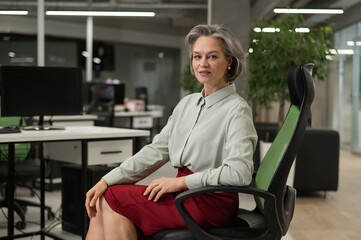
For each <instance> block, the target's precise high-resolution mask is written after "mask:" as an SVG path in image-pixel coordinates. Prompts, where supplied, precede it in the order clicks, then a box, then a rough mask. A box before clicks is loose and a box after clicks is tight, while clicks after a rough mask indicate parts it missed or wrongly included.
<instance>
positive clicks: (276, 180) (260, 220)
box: [152, 63, 315, 240]
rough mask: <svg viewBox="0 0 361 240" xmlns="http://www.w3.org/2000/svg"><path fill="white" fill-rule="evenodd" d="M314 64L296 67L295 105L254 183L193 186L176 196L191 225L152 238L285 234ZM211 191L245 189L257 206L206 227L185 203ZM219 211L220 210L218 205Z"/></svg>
mask: <svg viewBox="0 0 361 240" xmlns="http://www.w3.org/2000/svg"><path fill="white" fill-rule="evenodd" d="M312 68H313V64H311V63H307V64H302V65H300V66H298V67H297V68H292V69H290V70H289V73H288V86H289V93H290V101H291V106H290V108H289V111H288V114H287V116H286V118H285V120H284V122H283V125H282V127H281V129H280V131H279V132H278V134H277V136H276V138H275V140H274V142H273V143H272V145H271V147H270V149H269V150H268V152H267V154H266V156H265V157H264V159H263V160H262V162H261V164H260V166H259V168H258V171H257V172H256V173H255V176H254V179H253V184H252V185H251V186H244V187H237V186H214V187H202V188H198V189H192V190H188V191H186V192H183V193H181V194H179V195H178V196H177V197H176V200H175V205H176V207H177V209H178V211H179V213H180V215H181V216H182V218H183V220H184V222H185V223H186V225H187V229H175V230H174V229H170V230H166V231H162V232H159V233H157V234H155V235H153V236H152V239H177V240H185V239H187V240H188V239H198V240H204V239H207V240H208V239H210V240H212V239H214V240H215V239H217V240H219V239H227V240H230V239H281V237H282V236H284V235H285V234H286V233H287V231H288V227H289V225H290V223H291V220H292V217H293V212H294V207H295V200H296V190H295V189H294V188H293V187H291V186H287V185H286V181H287V177H288V174H289V171H290V168H291V166H292V163H293V161H294V159H295V156H296V154H297V152H298V149H299V147H300V145H301V143H302V138H303V135H304V132H305V129H306V126H307V121H308V120H309V118H310V114H311V110H310V106H311V103H312V101H313V99H314V95H315V92H314V82H313V79H312V75H311V73H312ZM210 192H240V193H245V194H251V195H253V196H254V198H255V200H256V203H257V206H256V208H255V209H254V210H252V211H248V210H245V209H239V214H238V219H237V221H236V222H234V224H233V225H232V226H224V227H217V228H201V227H199V226H198V225H197V223H196V222H195V221H194V220H193V218H192V216H191V214H190V213H189V212H188V211H187V209H186V208H185V206H184V202H185V201H186V199H188V198H191V197H194V196H197V195H200V194H206V193H210ZM214 211H217V210H216V209H215V210H214Z"/></svg>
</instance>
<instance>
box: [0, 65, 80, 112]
mask: <svg viewBox="0 0 361 240" xmlns="http://www.w3.org/2000/svg"><path fill="white" fill-rule="evenodd" d="M0 90H1V115H2V116H44V115H50V116H51V115H75V114H80V113H81V112H82V72H81V69H80V68H70V67H29V66H1V67H0Z"/></svg>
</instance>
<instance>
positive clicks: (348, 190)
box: [0, 150, 361, 240]
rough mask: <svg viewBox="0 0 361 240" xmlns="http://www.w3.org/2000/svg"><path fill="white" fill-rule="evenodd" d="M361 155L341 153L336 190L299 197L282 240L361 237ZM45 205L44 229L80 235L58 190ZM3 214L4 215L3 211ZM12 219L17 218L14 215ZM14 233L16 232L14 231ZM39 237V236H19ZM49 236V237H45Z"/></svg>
mask: <svg viewBox="0 0 361 240" xmlns="http://www.w3.org/2000/svg"><path fill="white" fill-rule="evenodd" d="M161 172H162V173H167V174H168V175H173V174H174V172H172V169H167V166H165V167H164V168H163V169H162V170H161ZM154 178H157V175H153V176H152V177H150V178H148V179H146V180H145V181H143V183H146V182H149V181H151V180H152V179H154ZM360 189H361V157H360V156H355V155H352V154H350V153H349V152H347V151H342V150H341V153H340V179H339V189H338V191H337V192H328V193H327V196H326V198H325V197H324V194H323V193H316V194H315V195H313V196H307V197H304V196H303V197H298V198H297V203H296V211H295V214H294V218H293V221H292V223H291V226H290V229H289V232H288V234H287V235H286V236H285V237H284V238H283V240H308V239H318V240H326V239H327V240H336V239H337V240H354V239H359V238H360V236H361V205H360V203H361V191H360ZM16 196H17V197H19V198H25V199H33V200H34V201H38V200H37V197H36V196H35V197H30V192H29V191H28V190H27V189H22V188H18V189H17V192H16ZM46 204H47V205H50V206H51V207H52V208H53V211H54V212H55V215H56V218H55V219H54V220H47V222H46V230H49V231H50V230H51V231H52V233H55V234H59V235H61V236H62V237H63V238H64V239H69V240H77V239H81V238H80V237H79V236H77V235H74V234H70V233H68V232H64V231H62V229H61V222H60V218H61V209H60V206H61V192H60V191H59V190H58V191H53V192H47V193H46ZM241 204H243V205H242V206H243V207H245V208H252V207H253V206H254V202H253V201H252V199H250V198H249V197H245V196H241ZM3 213H4V214H3ZM3 213H2V212H1V211H0V237H1V236H6V235H7V229H6V226H7V223H6V218H5V215H6V214H7V209H3ZM39 215H40V214H39V210H38V209H37V208H33V207H29V208H28V214H27V221H28V222H27V227H26V229H25V230H24V232H31V231H34V230H39V225H38V224H37V222H39V219H40V217H39ZM15 219H16V220H15V221H17V220H18V217H17V216H16V215H15ZM16 232H17V233H19V232H18V231H17V230H16ZM22 239H27V240H38V239H40V237H39V236H32V237H27V238H22ZM46 239H50V238H46Z"/></svg>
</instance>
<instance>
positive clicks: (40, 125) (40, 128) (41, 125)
mask: <svg viewBox="0 0 361 240" xmlns="http://www.w3.org/2000/svg"><path fill="white" fill-rule="evenodd" d="M21 129H22V130H25V131H43V130H65V127H53V126H44V116H40V117H39V123H38V125H37V126H26V127H23V128H21Z"/></svg>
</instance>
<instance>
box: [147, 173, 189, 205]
mask: <svg viewBox="0 0 361 240" xmlns="http://www.w3.org/2000/svg"><path fill="white" fill-rule="evenodd" d="M186 187H187V185H186V183H185V177H179V178H166V177H162V178H159V179H156V180H154V181H152V182H151V183H150V184H149V186H148V187H147V188H146V189H145V192H144V196H146V195H149V197H148V200H152V199H153V198H154V202H157V201H158V200H159V198H160V197H161V196H163V194H165V193H170V192H178V191H180V190H182V189H185V188H186Z"/></svg>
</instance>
